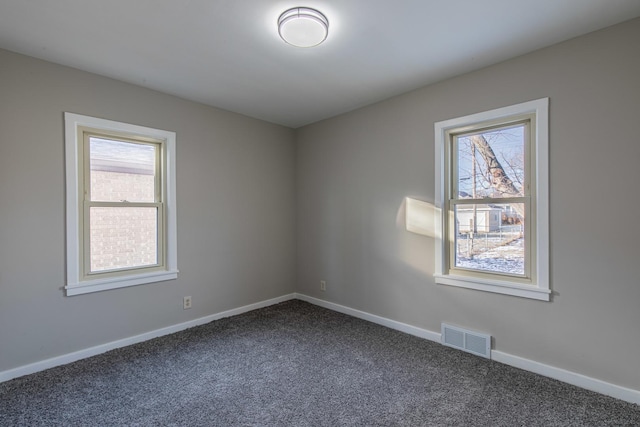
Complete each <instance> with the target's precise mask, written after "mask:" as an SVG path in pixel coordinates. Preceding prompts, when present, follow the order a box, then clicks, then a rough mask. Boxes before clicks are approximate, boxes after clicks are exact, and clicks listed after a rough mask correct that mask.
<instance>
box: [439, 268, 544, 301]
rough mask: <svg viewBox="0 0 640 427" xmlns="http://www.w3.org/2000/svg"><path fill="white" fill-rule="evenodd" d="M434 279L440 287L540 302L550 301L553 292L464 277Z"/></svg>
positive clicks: (448, 276)
mask: <svg viewBox="0 0 640 427" xmlns="http://www.w3.org/2000/svg"><path fill="white" fill-rule="evenodd" d="M434 278H435V280H436V283H437V284H439V285H447V286H457V287H460V288H467V289H476V290H479V291H485V292H493V293H497V294H504V295H513V296H517V297H522V298H531V299H536V300H540V301H549V300H550V296H551V291H550V290H549V289H541V288H538V287H535V286H527V285H520V284H515V283H510V282H503V281H498V280H482V279H477V278H471V277H464V276H453V275H450V274H447V275H443V274H435V275H434Z"/></svg>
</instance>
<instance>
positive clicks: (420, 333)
mask: <svg viewBox="0 0 640 427" xmlns="http://www.w3.org/2000/svg"><path fill="white" fill-rule="evenodd" d="M295 296H296V299H299V300H302V301H306V302H308V303H311V304H314V305H317V306H320V307H324V308H328V309H329V310H333V311H337V312H339V313H344V314H348V315H350V316H353V317H357V318H358V319H363V320H368V321H369V322H372V323H377V324H378V325H382V326H386V327H388V328H391V329H395V330H398V331H401V332H405V333H407V334H409V335H415V336H417V337H420V338H424V339H427V340H429V341H435V342H438V343H439V342H440V333H439V332H431V331H428V330H426V329H422V328H418V327H416V326H411V325H408V324H406V323H402V322H397V321H395V320H391V319H387V318H386V317H382V316H377V315H375V314H371V313H367V312H365V311H360V310H356V309H355V308H351V307H346V306H344V305H340V304H336V303H333V302H329V301H325V300H321V299H318V298H313V297H310V296H308V295H304V294H295Z"/></svg>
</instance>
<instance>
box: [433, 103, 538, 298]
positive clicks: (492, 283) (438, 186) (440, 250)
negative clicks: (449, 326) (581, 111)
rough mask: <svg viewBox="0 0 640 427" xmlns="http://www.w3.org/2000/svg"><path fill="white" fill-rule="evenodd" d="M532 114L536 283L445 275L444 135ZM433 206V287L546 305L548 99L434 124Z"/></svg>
mask: <svg viewBox="0 0 640 427" xmlns="http://www.w3.org/2000/svg"><path fill="white" fill-rule="evenodd" d="M531 113H533V114H535V115H536V120H535V139H536V140H535V141H532V143H533V144H534V147H535V148H534V152H533V155H535V165H536V174H535V185H536V199H535V203H536V219H537V222H536V223H537V227H536V246H535V251H536V257H535V258H536V260H537V263H536V265H535V266H532V267H533V268H535V270H536V274H535V277H536V279H537V281H536V282H535V283H533V284H532V285H522V284H519V283H514V282H510V281H508V280H497V279H493V278H491V279H483V278H477V277H467V276H460V275H453V274H447V266H446V265H445V262H446V257H445V256H444V254H445V251H446V250H447V245H446V242H445V238H446V236H447V233H446V232H445V229H444V227H445V218H444V215H445V214H447V213H446V212H444V211H443V207H444V206H446V204H445V197H447V195H446V194H445V187H444V186H445V177H444V175H443V174H444V172H445V170H446V168H445V161H446V159H445V146H446V144H448V141H447V132H448V131H450V130H452V129H457V128H461V127H465V126H472V125H477V124H478V123H482V122H490V121H495V120H501V119H506V118H508V117H513V116H518V115H524V114H531ZM434 127H435V204H436V208H437V209H436V218H435V229H436V230H438V233H437V236H436V239H435V255H436V257H435V258H436V259H435V262H436V265H435V274H434V278H435V281H436V283H438V284H442V285H450V286H458V287H463V288H468V289H477V290H481V291H488V292H494V293H499V294H506V295H514V296H519V297H525V298H532V299H537V300H542V301H549V300H550V295H551V290H550V288H549V98H542V99H537V100H534V101H529V102H523V103H521V104H517V105H511V106H508V107H504V108H498V109H495V110H491V111H484V112H481V113H477V114H471V115H469V116H464V117H458V118H455V119H450V120H444V121H441V122H436V123H435V126H434Z"/></svg>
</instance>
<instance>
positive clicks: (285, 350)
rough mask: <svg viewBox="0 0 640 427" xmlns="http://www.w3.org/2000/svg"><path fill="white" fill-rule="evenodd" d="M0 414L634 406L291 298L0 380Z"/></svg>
mask: <svg viewBox="0 0 640 427" xmlns="http://www.w3.org/2000/svg"><path fill="white" fill-rule="evenodd" d="M0 426H510V427H511V426H547V427H548V426H640V406H638V405H633V404H630V403H626V402H623V401H620V400H616V399H613V398H609V397H606V396H603V395H600V394H597V393H593V392H589V391H586V390H583V389H580V388H577V387H574V386H571V385H568V384H564V383H561V382H558V381H555V380H552V379H549V378H545V377H541V376H538V375H535V374H532V373H529V372H525V371H522V370H519V369H515V368H512V367H509V366H506V365H503V364H500V363H496V362H492V361H490V360H486V359H483V358H480V357H476V356H473V355H470V354H467V353H464V352H461V351H458V350H454V349H451V348H447V347H444V346H442V345H440V344H437V343H433V342H430V341H427V340H424V339H420V338H417V337H414V336H411V335H407V334H404V333H401V332H398V331H395V330H392V329H388V328H385V327H383V326H379V325H376V324H373V323H370V322H366V321H363V320H360V319H356V318H354V317H350V316H347V315H343V314H340V313H336V312H333V311H330V310H326V309H323V308H320V307H316V306H314V305H311V304H308V303H305V302H302V301H298V300H293V301H287V302H284V303H281V304H277V305H274V306H271V307H267V308H263V309H259V310H255V311H252V312H249V313H245V314H242V315H239V316H234V317H230V318H226V319H221V320H217V321H214V322H211V323H209V324H206V325H202V326H198V327H195V328H191V329H187V330H185V331H182V332H179V333H176V334H172V335H168V336H164V337H161V338H157V339H154V340H150V341H146V342H144V343H140V344H136V345H132V346H129V347H126V348H121V349H117V350H113V351H110V352H107V353H104V354H101V355H98V356H94V357H91V358H89V359H84V360H80V361H78V362H74V363H71V364H68V365H64V366H59V367H56V368H52V369H48V370H46V371H42V372H39V373H36V374H32V375H28V376H24V377H21V378H16V379H14V380H11V381H7V382H4V383H2V384H0Z"/></svg>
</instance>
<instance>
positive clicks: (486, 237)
mask: <svg viewBox="0 0 640 427" xmlns="http://www.w3.org/2000/svg"><path fill="white" fill-rule="evenodd" d="M524 209H525V206H524V203H515V204H491V205H484V204H477V205H456V206H455V209H454V212H455V214H454V215H455V256H454V258H455V264H454V265H455V267H459V268H468V269H472V270H480V271H486V272H490V273H508V274H514V275H519V276H524V274H525V266H524V259H525V249H524V248H525V244H524V221H525V219H524Z"/></svg>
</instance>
